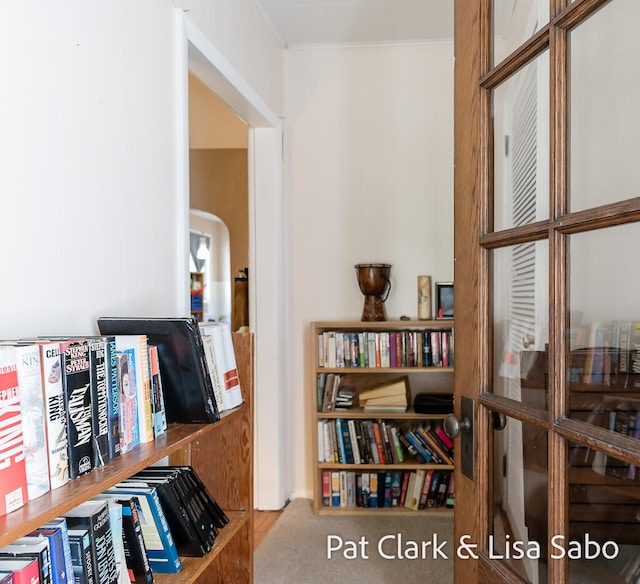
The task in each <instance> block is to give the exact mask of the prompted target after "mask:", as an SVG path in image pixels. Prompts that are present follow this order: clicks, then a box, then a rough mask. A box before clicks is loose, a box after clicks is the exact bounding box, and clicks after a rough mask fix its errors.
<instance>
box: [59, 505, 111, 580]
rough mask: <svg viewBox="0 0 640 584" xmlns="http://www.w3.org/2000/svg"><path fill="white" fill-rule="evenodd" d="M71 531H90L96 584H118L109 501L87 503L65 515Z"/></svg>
mask: <svg viewBox="0 0 640 584" xmlns="http://www.w3.org/2000/svg"><path fill="white" fill-rule="evenodd" d="M64 517H66V519H67V525H68V526H69V529H78V528H84V529H88V530H89V534H90V536H91V537H90V540H91V559H92V563H93V577H94V582H95V584H117V581H118V570H117V567H116V556H115V550H114V547H113V536H112V533H111V523H110V520H109V506H108V503H107V501H101V500H97V499H93V500H89V501H85V502H84V503H80V505H78V506H77V507H74V508H73V509H71V510H70V511H67V512H66V513H64Z"/></svg>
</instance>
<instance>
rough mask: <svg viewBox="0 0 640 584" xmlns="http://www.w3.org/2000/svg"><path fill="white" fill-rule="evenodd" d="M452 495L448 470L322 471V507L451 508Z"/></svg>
mask: <svg viewBox="0 0 640 584" xmlns="http://www.w3.org/2000/svg"><path fill="white" fill-rule="evenodd" d="M454 498H455V493H454V484H453V472H451V471H449V470H433V469H429V470H426V469H417V470H413V471H402V472H389V471H387V472H356V471H329V470H325V471H322V505H323V506H324V507H365V508H385V507H391V508H393V507H395V508H405V509H413V510H421V509H432V508H442V507H448V508H453V506H454Z"/></svg>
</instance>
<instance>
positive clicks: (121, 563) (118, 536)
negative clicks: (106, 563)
mask: <svg viewBox="0 0 640 584" xmlns="http://www.w3.org/2000/svg"><path fill="white" fill-rule="evenodd" d="M102 498H103V497H99V496H98V497H94V499H102ZM107 506H108V509H109V525H110V527H111V539H112V541H113V555H114V557H115V561H116V579H117V582H118V584H131V578H130V577H129V570H128V568H127V558H126V557H125V554H124V539H123V528H122V506H121V505H120V504H119V503H118V502H117V501H115V500H114V499H107Z"/></svg>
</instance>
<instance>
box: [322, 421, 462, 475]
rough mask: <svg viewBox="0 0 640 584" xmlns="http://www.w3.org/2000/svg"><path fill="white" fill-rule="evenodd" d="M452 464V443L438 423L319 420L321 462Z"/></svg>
mask: <svg viewBox="0 0 640 584" xmlns="http://www.w3.org/2000/svg"><path fill="white" fill-rule="evenodd" d="M410 459H413V460H418V461H419V462H424V463H435V464H453V442H452V441H451V439H450V438H449V437H448V436H447V434H446V433H445V432H444V429H443V428H442V425H441V423H440V422H439V421H435V420H433V421H431V420H426V421H423V422H418V423H415V422H402V423H398V422H396V421H392V420H361V419H355V420H353V419H344V418H335V419H329V420H318V462H320V463H340V464H398V463H402V462H405V461H408V460H410Z"/></svg>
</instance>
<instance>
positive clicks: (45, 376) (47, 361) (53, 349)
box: [38, 341, 69, 489]
mask: <svg viewBox="0 0 640 584" xmlns="http://www.w3.org/2000/svg"><path fill="white" fill-rule="evenodd" d="M38 346H39V348H40V374H41V376H42V388H43V394H44V401H45V424H46V426H45V429H46V433H47V449H48V454H49V479H50V481H51V488H52V489H57V488H59V487H61V486H62V485H64V484H66V483H68V482H69V460H68V458H67V442H68V435H67V414H66V405H65V398H64V387H63V385H62V369H61V368H62V364H61V362H60V343H59V342H58V341H41V342H38Z"/></svg>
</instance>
